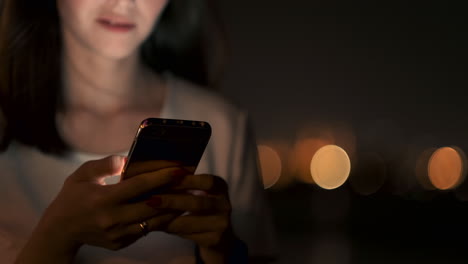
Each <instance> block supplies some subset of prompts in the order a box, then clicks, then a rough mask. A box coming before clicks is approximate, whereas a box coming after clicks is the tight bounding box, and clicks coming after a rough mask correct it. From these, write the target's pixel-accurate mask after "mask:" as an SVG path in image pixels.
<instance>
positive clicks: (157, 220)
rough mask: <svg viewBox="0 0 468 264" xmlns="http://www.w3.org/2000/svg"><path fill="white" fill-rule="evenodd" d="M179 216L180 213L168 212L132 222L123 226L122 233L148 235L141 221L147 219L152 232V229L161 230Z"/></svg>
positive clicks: (149, 229) (148, 228)
mask: <svg viewBox="0 0 468 264" xmlns="http://www.w3.org/2000/svg"><path fill="white" fill-rule="evenodd" d="M177 216H179V214H175V213H167V214H162V215H158V216H155V217H152V218H149V219H146V220H142V221H139V222H135V223H131V224H128V225H127V226H126V228H122V233H123V234H124V235H125V236H142V235H146V234H145V230H143V229H142V227H141V226H140V223H142V222H143V221H145V222H146V223H147V224H148V227H147V231H148V232H152V231H161V230H162V229H163V228H165V226H166V225H167V224H168V223H169V222H171V221H172V220H173V219H174V218H176V217H177Z"/></svg>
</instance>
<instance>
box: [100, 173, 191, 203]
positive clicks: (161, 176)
mask: <svg viewBox="0 0 468 264" xmlns="http://www.w3.org/2000/svg"><path fill="white" fill-rule="evenodd" d="M186 174H187V171H186V170H184V169H180V168H176V167H170V168H165V169H161V170H158V171H152V172H147V173H143V174H139V175H136V176H134V177H131V178H129V179H126V180H125V181H121V182H119V183H118V184H114V185H108V186H107V188H108V189H109V193H110V194H109V199H111V200H114V201H128V200H130V199H132V198H135V197H138V196H140V195H143V194H146V193H149V192H151V191H154V190H156V189H158V188H162V187H165V186H167V185H170V184H174V183H176V182H179V181H181V179H182V178H183V177H184V176H185V175H186Z"/></svg>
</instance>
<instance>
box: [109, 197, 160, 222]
mask: <svg viewBox="0 0 468 264" xmlns="http://www.w3.org/2000/svg"><path fill="white" fill-rule="evenodd" d="M167 211H168V210H161V209H154V208H152V207H150V206H148V205H147V204H146V202H138V203H130V204H125V205H122V206H119V207H118V208H116V209H115V210H114V212H113V215H114V216H115V218H117V219H119V222H120V223H122V224H125V225H126V224H131V223H135V222H136V223H138V222H141V221H144V220H146V219H149V218H152V217H156V216H159V215H163V214H166V213H167Z"/></svg>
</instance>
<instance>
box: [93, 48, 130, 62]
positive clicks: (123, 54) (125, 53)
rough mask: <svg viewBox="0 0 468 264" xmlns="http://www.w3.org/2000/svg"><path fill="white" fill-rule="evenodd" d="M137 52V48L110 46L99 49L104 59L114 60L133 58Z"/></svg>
mask: <svg viewBox="0 0 468 264" xmlns="http://www.w3.org/2000/svg"><path fill="white" fill-rule="evenodd" d="M135 52H137V47H136V46H135V47H128V46H126V47H122V46H120V47H119V46H110V47H107V48H101V49H100V52H99V53H101V54H102V55H103V56H104V57H106V58H109V59H114V60H122V59H126V58H129V57H131V56H133V55H134V54H135Z"/></svg>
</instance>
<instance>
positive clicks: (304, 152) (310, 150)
mask: <svg viewBox="0 0 468 264" xmlns="http://www.w3.org/2000/svg"><path fill="white" fill-rule="evenodd" d="M329 144H332V142H331V140H330V139H324V138H306V139H302V140H300V141H298V142H297V143H296V145H295V146H294V149H293V154H292V155H291V160H290V163H291V164H290V166H291V170H292V172H293V173H294V175H295V176H296V178H297V179H298V180H299V181H301V182H303V183H308V184H313V183H315V182H314V179H312V176H311V174H310V162H311V160H312V157H313V156H314V154H315V153H316V152H317V151H318V150H319V149H320V148H322V147H324V146H326V145H329Z"/></svg>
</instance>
